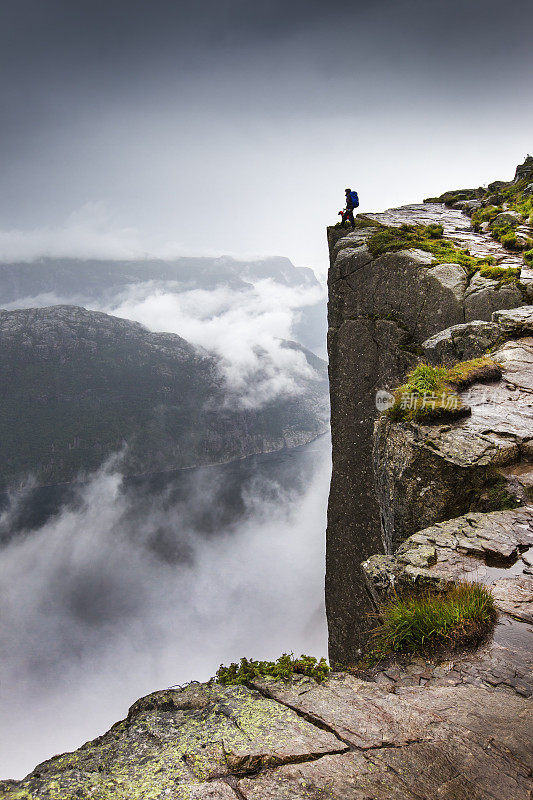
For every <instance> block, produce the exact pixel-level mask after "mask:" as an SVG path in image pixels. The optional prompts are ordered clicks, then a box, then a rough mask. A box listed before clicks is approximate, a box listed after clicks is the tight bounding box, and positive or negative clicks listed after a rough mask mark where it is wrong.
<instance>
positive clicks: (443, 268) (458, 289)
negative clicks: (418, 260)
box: [428, 264, 468, 302]
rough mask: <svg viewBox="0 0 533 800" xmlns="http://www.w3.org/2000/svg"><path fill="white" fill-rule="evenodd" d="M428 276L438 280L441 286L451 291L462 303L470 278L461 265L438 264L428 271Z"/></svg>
mask: <svg viewBox="0 0 533 800" xmlns="http://www.w3.org/2000/svg"><path fill="white" fill-rule="evenodd" d="M428 275H431V276H432V277H434V278H436V279H437V280H438V281H439V283H440V284H441V286H444V288H446V289H449V290H450V291H451V292H452V293H453V295H454V296H455V297H456V298H457V300H458V301H459V302H462V300H463V297H464V294H465V291H466V287H467V285H468V277H467V274H466V272H465V269H464V267H462V266H461V265H460V264H437V266H435V267H431V268H430V269H428Z"/></svg>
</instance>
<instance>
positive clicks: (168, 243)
mask: <svg viewBox="0 0 533 800" xmlns="http://www.w3.org/2000/svg"><path fill="white" fill-rule="evenodd" d="M225 255H228V256H231V257H233V258H236V259H239V260H246V259H260V258H266V257H269V256H272V255H275V253H273V252H266V251H265V252H242V251H241V252H238V253H237V252H236V253H232V252H230V251H225ZM180 256H210V257H218V256H220V252H219V251H216V250H212V249H209V248H197V249H194V250H193V249H191V248H190V247H188V248H187V247H185V246H184V245H183V243H182V242H180V241H176V240H168V239H162V238H158V237H157V236H155V235H151V236H150V235H147V234H146V233H141V231H140V230H139V229H138V228H136V227H131V226H124V225H122V224H121V223H120V222H119V221H118V220H117V217H116V214H115V213H114V212H113V210H112V209H111V208H110V206H109V205H108V204H107V203H106V202H104V201H102V200H98V201H91V202H88V203H85V204H84V205H83V206H81V208H79V209H77V210H76V211H73V212H72V213H71V214H69V216H68V217H67V218H66V219H65V221H64V222H63V223H61V224H58V225H56V226H51V225H46V226H42V227H38V228H10V229H3V230H2V229H0V261H7V262H11V261H15V262H16V261H36V260H38V259H40V258H80V259H91V258H97V259H120V260H124V261H130V260H135V259H142V258H160V259H163V260H172V259H174V258H179V257H180Z"/></svg>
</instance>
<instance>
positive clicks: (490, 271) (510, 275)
mask: <svg viewBox="0 0 533 800" xmlns="http://www.w3.org/2000/svg"><path fill="white" fill-rule="evenodd" d="M479 274H480V275H481V277H482V278H492V279H493V280H497V281H499V283H519V281H520V269H519V268H518V267H482V268H481V269H480V270H479Z"/></svg>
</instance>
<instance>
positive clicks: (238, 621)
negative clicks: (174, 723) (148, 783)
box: [0, 437, 330, 777]
mask: <svg viewBox="0 0 533 800" xmlns="http://www.w3.org/2000/svg"><path fill="white" fill-rule="evenodd" d="M264 458H267V462H265V461H262V459H264ZM119 467H120V463H119V461H118V462H117V461H114V462H111V463H109V464H108V465H106V466H105V467H104V468H102V469H101V470H100V471H99V472H97V473H96V474H94V475H92V476H91V477H90V479H89V480H88V481H87V482H86V484H85V485H84V486H83V487H82V488H81V487H80V488H79V489H78V491H77V493H76V494H75V497H74V498H71V499H70V500H69V502H68V503H67V504H66V505H65V506H64V507H62V508H61V510H60V511H59V512H58V513H56V514H55V515H54V516H52V517H51V518H49V519H48V520H46V521H45V522H44V524H42V525H40V526H39V527H36V528H34V529H32V530H22V531H18V532H17V535H16V536H15V537H14V538H13V539H12V540H11V541H10V542H8V543H7V544H5V545H4V547H3V549H2V552H1V561H2V580H1V585H0V604H1V607H2V616H1V622H0V644H1V647H2V652H3V653H4V654H5V655H4V657H3V659H2V661H1V663H0V704H1V716H2V720H3V723H2V726H1V729H0V753H1V754H2V755H1V761H0V775H2V777H19V776H22V775H23V774H25V773H27V772H28V771H30V769H31V768H33V767H34V766H35V764H36V763H37V762H39V761H41V760H43V759H44V758H47V757H49V756H51V755H52V754H54V753H56V752H61V751H64V750H71V749H74V748H75V747H77V746H79V745H80V744H81V743H82V742H83V741H86V740H87V739H89V738H92V737H94V736H95V735H97V734H99V733H102V732H103V731H104V730H105V729H106V728H108V727H109V726H110V725H111V724H112V723H113V722H115V721H117V720H118V719H120V718H121V717H123V716H124V715H125V714H126V712H127V708H128V706H129V705H130V704H131V703H132V702H133V701H134V700H135V699H136V698H138V697H139V696H142V695H143V694H146V693H148V692H150V691H153V690H156V689H160V688H163V687H166V686H169V685H174V684H179V683H183V682H186V681H188V680H191V679H197V680H203V679H206V678H208V677H209V676H211V675H213V674H214V672H215V671H216V669H217V667H218V665H219V664H220V663H221V662H226V663H227V662H228V661H230V660H234V659H238V658H239V657H241V656H242V655H247V656H249V657H257V658H275V657H277V656H278V655H279V654H280V653H281V652H283V651H290V650H293V651H294V652H296V653H300V652H310V653H312V654H315V655H324V654H325V653H326V632H325V620H324V613H323V573H324V563H323V562H324V554H323V551H324V531H325V509H326V500H327V487H328V477H329V469H330V463H329V441H328V437H323V438H322V439H320V440H317V441H316V442H314V443H313V444H311V445H309V446H308V447H307V448H301V449H299V450H295V451H286V452H285V453H281V454H274V455H271V456H267V457H257V458H255V459H251V460H248V462H242V463H240V464H239V465H237V466H236V467H235V466H233V465H228V467H226V468H224V467H217V468H205V469H202V470H193V471H190V472H189V473H188V474H187V475H185V476H181V480H182V485H181V488H180V491H178V492H176V491H175V490H174V489H173V488H172V484H171V483H169V484H167V485H166V486H163V487H160V488H159V489H157V490H154V487H151V488H150V489H148V488H146V489H145V490H143V491H142V490H140V489H139V487H138V486H137V487H131V486H126V485H125V484H124V483H123V481H122V479H121V476H120V472H119ZM225 470H229V473H227V472H225ZM236 470H237V471H238V473H239V474H240V476H241V477H240V478H239V479H238V480H236ZM183 481H185V483H183ZM12 502H13V506H12V513H13V523H14V521H15V517H16V516H17V515H19V512H20V508H18V509H17V496H16V495H13V496H12ZM9 515H10V510H9V509H7V510H6V511H5V512H4V514H3V520H2V521H3V527H4V529H5V528H6V527H7V528H9Z"/></svg>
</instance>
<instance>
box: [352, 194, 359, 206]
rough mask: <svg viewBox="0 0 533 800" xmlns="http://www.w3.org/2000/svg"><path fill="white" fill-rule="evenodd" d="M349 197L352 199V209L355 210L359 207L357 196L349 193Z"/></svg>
mask: <svg viewBox="0 0 533 800" xmlns="http://www.w3.org/2000/svg"><path fill="white" fill-rule="evenodd" d="M350 197H351V199H352V203H353V207H354V208H357V207H358V206H359V196H358V194H357V192H350Z"/></svg>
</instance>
